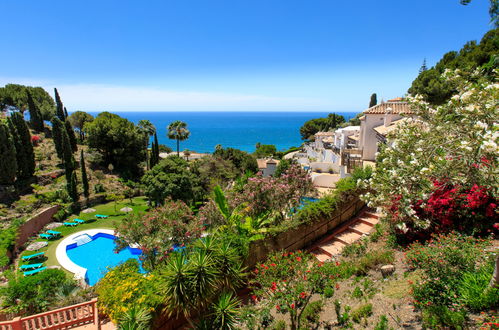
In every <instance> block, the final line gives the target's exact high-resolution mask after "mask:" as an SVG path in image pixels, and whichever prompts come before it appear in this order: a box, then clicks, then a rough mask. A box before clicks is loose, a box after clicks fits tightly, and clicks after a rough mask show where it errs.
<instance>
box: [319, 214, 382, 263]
mask: <svg viewBox="0 0 499 330" xmlns="http://www.w3.org/2000/svg"><path fill="white" fill-rule="evenodd" d="M378 222H379V215H378V214H376V213H374V212H372V211H370V210H368V209H364V210H362V211H361V212H360V213H359V214H358V215H357V216H356V217H354V218H353V219H351V220H349V221H347V222H346V223H345V224H343V225H342V226H340V227H339V228H337V229H336V230H335V231H334V232H332V233H331V234H328V235H326V236H325V237H323V238H322V239H320V240H319V241H318V242H317V243H316V244H315V245H313V246H312V247H311V248H310V249H309V251H310V253H312V254H313V255H315V257H316V258H317V259H318V260H319V261H321V262H324V261H327V260H330V259H331V258H333V257H334V256H337V255H340V254H341V251H343V248H344V247H345V246H347V245H350V244H352V243H354V242H356V241H358V240H359V239H360V238H362V236H365V235H368V234H369V233H370V232H371V231H372V230H373V227H374V226H375V225H376V224H377V223H378Z"/></svg>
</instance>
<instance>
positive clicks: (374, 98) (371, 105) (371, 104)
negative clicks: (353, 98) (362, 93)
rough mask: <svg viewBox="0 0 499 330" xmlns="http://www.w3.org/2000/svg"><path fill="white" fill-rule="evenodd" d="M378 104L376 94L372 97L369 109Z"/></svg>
mask: <svg viewBox="0 0 499 330" xmlns="http://www.w3.org/2000/svg"><path fill="white" fill-rule="evenodd" d="M376 104H378V96H377V95H376V93H373V94H372V95H371V101H369V108H371V107H374V106H375V105H376Z"/></svg>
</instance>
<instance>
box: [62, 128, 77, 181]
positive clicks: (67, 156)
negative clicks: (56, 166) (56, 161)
mask: <svg viewBox="0 0 499 330" xmlns="http://www.w3.org/2000/svg"><path fill="white" fill-rule="evenodd" d="M61 133H62V134H61V135H62V154H63V161H64V168H65V169H66V175H67V176H68V175H70V174H71V173H72V172H73V170H74V169H75V159H74V157H73V149H72V148H71V142H70V140H69V136H68V133H67V132H66V130H65V129H63V130H62V132H61Z"/></svg>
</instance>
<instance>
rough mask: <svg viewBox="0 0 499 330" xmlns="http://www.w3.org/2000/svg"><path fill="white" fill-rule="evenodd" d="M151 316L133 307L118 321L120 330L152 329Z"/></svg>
mask: <svg viewBox="0 0 499 330" xmlns="http://www.w3.org/2000/svg"><path fill="white" fill-rule="evenodd" d="M150 323H151V314H150V313H148V312H147V311H146V310H144V309H139V308H138V307H137V306H133V307H132V308H130V309H129V310H128V311H127V312H125V313H123V314H122V315H121V317H120V318H119V319H118V329H120V330H147V329H149V328H150Z"/></svg>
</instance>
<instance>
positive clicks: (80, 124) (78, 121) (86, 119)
mask: <svg viewBox="0 0 499 330" xmlns="http://www.w3.org/2000/svg"><path fill="white" fill-rule="evenodd" d="M68 120H69V122H70V123H71V125H72V126H73V128H74V129H76V130H77V131H78V133H79V135H80V140H83V139H84V138H85V133H84V132H85V131H84V128H85V124H86V123H90V122H91V121H93V120H94V116H92V115H91V114H89V113H87V112H85V111H76V112H73V113H72V114H71V115H70V116H69V117H68Z"/></svg>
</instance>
